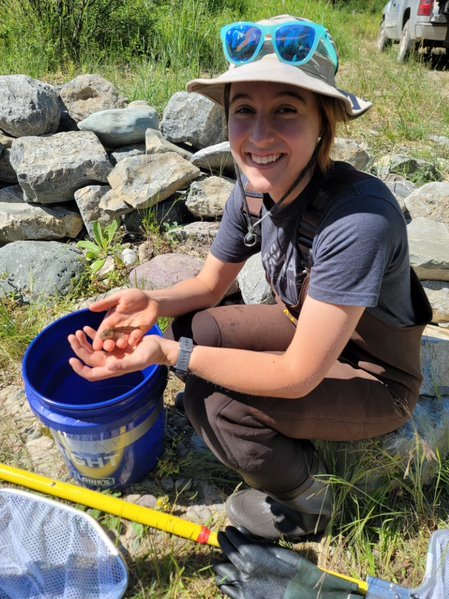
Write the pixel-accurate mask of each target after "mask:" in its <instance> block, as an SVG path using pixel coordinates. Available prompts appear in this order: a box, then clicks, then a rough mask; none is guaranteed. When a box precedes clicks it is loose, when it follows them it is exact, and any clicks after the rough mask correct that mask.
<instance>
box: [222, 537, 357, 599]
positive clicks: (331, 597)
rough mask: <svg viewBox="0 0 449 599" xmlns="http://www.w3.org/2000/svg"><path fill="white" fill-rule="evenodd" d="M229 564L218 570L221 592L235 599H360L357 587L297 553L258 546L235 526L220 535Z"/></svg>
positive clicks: (264, 545) (262, 544)
mask: <svg viewBox="0 0 449 599" xmlns="http://www.w3.org/2000/svg"><path fill="white" fill-rule="evenodd" d="M218 542H219V544H220V547H221V549H222V551H223V553H224V555H225V557H226V558H227V560H228V561H226V562H222V563H218V564H216V565H215V566H214V570H215V572H216V575H217V576H216V582H217V584H218V586H219V588H220V590H221V592H222V593H223V594H224V595H226V596H228V597H231V599H317V598H319V599H356V598H357V597H363V594H362V593H360V592H358V591H359V587H358V585H357V584H356V583H352V582H348V581H346V580H343V579H341V578H338V577H337V576H333V575H332V574H326V573H325V572H323V571H322V570H320V569H319V568H317V566H315V565H314V564H312V563H311V562H309V561H308V560H306V559H305V558H303V557H301V556H300V555H299V554H298V553H296V552H295V551H291V550H290V549H284V548H282V547H279V546H278V545H272V544H269V545H268V544H264V543H258V542H256V541H254V540H252V539H249V538H248V537H247V536H245V535H244V534H243V533H241V532H240V531H239V530H237V529H236V528H234V527H233V526H228V527H227V528H226V531H225V532H222V531H220V532H219V533H218Z"/></svg>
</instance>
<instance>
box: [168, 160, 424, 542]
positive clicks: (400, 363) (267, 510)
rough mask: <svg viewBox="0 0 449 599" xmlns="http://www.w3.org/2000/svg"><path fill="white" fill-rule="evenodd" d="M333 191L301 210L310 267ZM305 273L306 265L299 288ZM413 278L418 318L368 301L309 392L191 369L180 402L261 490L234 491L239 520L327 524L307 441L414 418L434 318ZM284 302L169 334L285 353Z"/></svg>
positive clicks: (318, 468) (198, 320)
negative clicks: (247, 390)
mask: <svg viewBox="0 0 449 599" xmlns="http://www.w3.org/2000/svg"><path fill="white" fill-rule="evenodd" d="M354 173H356V176H357V177H359V178H361V177H362V178H364V177H367V176H368V175H364V174H363V173H358V172H357V171H354ZM351 182H352V181H351V180H350V181H348V180H346V184H348V185H349V184H350V183H351ZM337 191H338V190H337ZM335 193H336V191H334V192H333V193H332V194H330V195H326V194H324V195H323V194H320V196H319V202H318V206H317V205H316V202H314V203H313V205H312V206H311V207H309V209H308V210H306V211H305V214H304V217H303V219H302V223H301V226H300V238H299V243H300V246H301V250H302V251H304V254H303V255H305V258H306V266H307V260H308V259H309V257H310V248H311V242H312V240H313V236H314V234H315V231H316V228H317V226H318V224H319V222H320V220H321V218H322V215H323V213H324V211H325V208H326V206H327V205H328V203H329V202H330V201H331V200H332V198H333V197H335ZM326 198H327V200H326ZM326 201H327V204H326ZM302 246H303V247H304V250H303V247H302ZM307 274H308V273H307V268H306V270H305V272H304V281H303V291H304V294H301V296H302V297H305V295H306V291H307ZM411 278H412V294H413V305H414V309H415V315H416V323H417V324H416V326H413V327H406V328H400V327H395V326H391V325H387V324H385V323H383V322H381V321H380V320H379V319H377V318H375V317H374V316H372V315H371V314H370V313H369V311H368V310H366V311H365V313H364V314H363V316H362V318H361V319H360V321H359V323H358V325H357V328H356V330H355V331H354V334H353V335H352V337H351V339H350V341H349V343H348V344H347V346H346V348H345V349H344V351H343V352H342V355H341V359H339V361H338V362H337V363H336V364H335V365H334V366H333V367H332V368H331V370H330V371H329V373H328V375H327V376H326V377H325V379H324V380H323V381H322V382H321V383H320V385H318V387H316V388H315V389H314V390H313V391H312V392H311V393H310V394H309V395H308V396H306V397H303V398H300V399H298V400H290V399H289V400H285V399H279V398H276V397H271V398H267V397H255V396H250V395H242V394H239V393H236V392H233V391H229V390H227V389H222V388H219V387H217V386H215V385H213V384H212V383H209V382H207V381H205V380H202V379H200V378H198V377H196V376H193V375H189V376H188V377H187V380H186V388H185V396H184V406H185V410H186V413H187V416H188V418H189V420H190V422H191V423H192V426H193V427H194V428H195V430H196V431H197V432H198V434H200V435H201V436H202V437H203V439H204V440H205V442H206V443H207V445H208V446H209V447H210V449H211V450H212V451H213V453H214V454H215V455H216V456H217V458H218V459H219V460H220V461H221V462H222V463H224V464H226V465H227V466H229V467H230V468H232V469H234V470H236V471H237V472H239V473H240V475H241V476H242V477H243V479H244V480H245V481H246V482H247V484H248V485H250V486H251V487H253V490H255V491H253V492H252V493H251V495H249V494H248V492H245V493H246V495H243V494H242V495H239V494H237V495H236V496H233V497H234V498H235V499H234V500H233V499H232V498H231V499H230V500H229V502H228V506H227V509H228V515H229V516H230V517H231V519H232V521H233V522H234V523H236V524H237V525H242V526H243V527H244V528H246V529H251V527H252V532H253V533H254V534H257V533H256V532H255V530H256V529H257V530H259V533H260V534H261V536H265V537H269V538H276V535H277V537H279V535H280V534H284V535H285V536H286V537H289V536H290V537H295V536H300V535H301V534H304V533H307V532H313V530H312V529H314V530H315V529H316V528H317V527H318V529H320V530H322V528H323V526H324V525H325V522H326V521H327V518H328V516H329V514H330V510H331V504H332V500H331V497H330V495H329V494H327V492H326V489H327V486H326V485H325V483H323V482H321V481H319V480H318V479H314V478H313V475H316V474H317V473H318V472H324V469H323V467H322V465H321V464H320V462H319V460H318V459H317V457H316V454H315V451H314V446H313V444H312V443H311V442H310V441H309V440H310V439H313V440H328V441H355V440H362V439H369V438H373V437H378V436H381V435H383V434H385V433H388V432H391V431H393V430H395V429H397V428H399V427H400V426H402V425H403V424H404V423H405V422H406V421H407V420H408V419H409V418H410V415H411V412H412V410H413V408H414V406H415V404H416V401H417V399H418V394H419V388H420V385H421V380H422V375H421V370H420V357H419V354H420V338H421V335H422V332H423V329H424V327H425V325H426V324H427V323H428V322H429V320H430V318H431V308H430V306H429V303H428V300H427V298H426V296H425V293H424V291H423V289H422V287H421V284H420V283H419V281H418V280H417V277H416V275H415V274H414V272H413V271H411ZM285 308H286V307H285V306H284V305H283V304H280V303H278V304H276V305H233V306H218V307H215V308H210V309H207V310H203V311H200V312H198V313H196V314H188V315H185V316H182V317H179V318H177V319H175V321H174V322H173V325H172V330H171V332H170V333H169V335H170V336H172V337H174V338H176V339H178V338H179V337H180V336H190V337H192V338H193V339H194V341H195V343H197V344H201V345H208V346H215V347H233V348H240V349H249V350H254V351H271V352H283V351H285V350H286V349H287V347H288V345H289V344H290V342H291V339H292V338H293V335H294V332H295V326H294V323H293V322H292V321H294V319H295V317H296V316H297V315H298V311H299V309H300V306H296V307H289V308H288V310H289V314H290V318H286V316H285V314H284V309H285ZM255 514H260V518H255ZM242 522H243V524H242ZM301 531H302V533H301Z"/></svg>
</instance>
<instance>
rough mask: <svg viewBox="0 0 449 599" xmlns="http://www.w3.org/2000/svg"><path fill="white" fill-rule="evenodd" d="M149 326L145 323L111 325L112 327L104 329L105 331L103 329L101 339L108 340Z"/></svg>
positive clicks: (143, 329)
mask: <svg viewBox="0 0 449 599" xmlns="http://www.w3.org/2000/svg"><path fill="white" fill-rule="evenodd" d="M146 328H147V327H146V326H144V325H140V326H135V327H134V326H127V327H111V328H110V329H104V331H101V333H100V339H102V340H103V341H106V339H117V337H120V336H121V335H127V334H129V333H132V332H133V331H136V330H138V329H139V330H141V331H145V329H146Z"/></svg>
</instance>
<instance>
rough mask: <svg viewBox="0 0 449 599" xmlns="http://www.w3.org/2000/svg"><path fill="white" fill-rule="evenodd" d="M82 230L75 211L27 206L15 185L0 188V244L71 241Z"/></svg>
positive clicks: (63, 208)
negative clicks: (32, 240) (35, 240)
mask: <svg viewBox="0 0 449 599" xmlns="http://www.w3.org/2000/svg"><path fill="white" fill-rule="evenodd" d="M82 228H83V221H82V220H81V217H80V215H79V214H78V212H76V211H75V210H68V209H67V208H65V207H63V206H52V207H51V208H49V207H45V208H44V207H43V206H40V205H33V204H27V203H26V202H25V201H24V200H23V192H22V189H21V188H20V187H19V186H18V185H14V186H12V187H4V188H3V189H0V242H3V243H7V242H11V241H19V240H27V239H28V240H31V239H48V240H49V239H62V238H64V237H70V238H72V239H73V238H75V237H76V236H77V235H78V234H79V233H80V231H81V229H82Z"/></svg>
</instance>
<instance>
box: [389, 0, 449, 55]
mask: <svg viewBox="0 0 449 599" xmlns="http://www.w3.org/2000/svg"><path fill="white" fill-rule="evenodd" d="M393 42H399V49H398V61H399V62H404V60H406V59H407V58H408V57H409V56H410V54H411V53H412V52H413V51H415V50H418V48H422V49H423V50H425V51H431V50H432V49H433V48H445V52H446V57H449V0H390V1H389V2H388V3H387V5H386V6H385V8H384V10H383V16H382V23H381V26H380V32H379V38H378V41H377V47H378V50H379V51H380V52H382V51H383V50H385V48H387V47H388V46H389V45H391V43H393Z"/></svg>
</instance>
